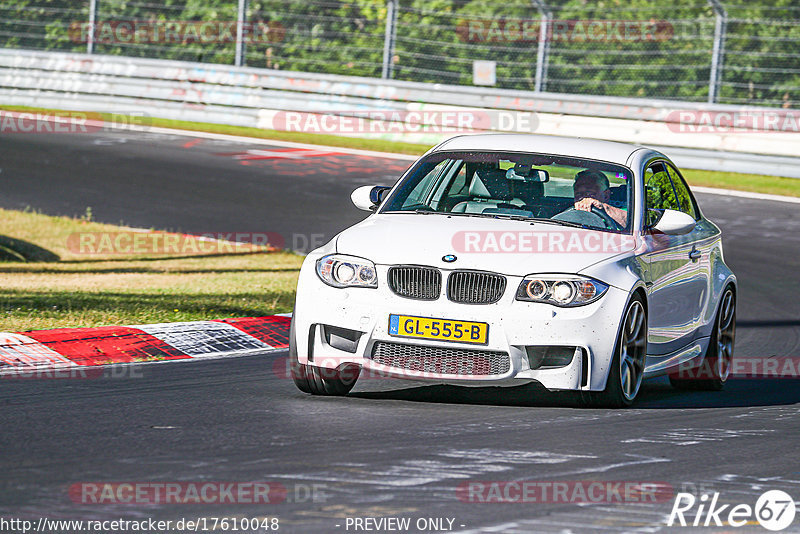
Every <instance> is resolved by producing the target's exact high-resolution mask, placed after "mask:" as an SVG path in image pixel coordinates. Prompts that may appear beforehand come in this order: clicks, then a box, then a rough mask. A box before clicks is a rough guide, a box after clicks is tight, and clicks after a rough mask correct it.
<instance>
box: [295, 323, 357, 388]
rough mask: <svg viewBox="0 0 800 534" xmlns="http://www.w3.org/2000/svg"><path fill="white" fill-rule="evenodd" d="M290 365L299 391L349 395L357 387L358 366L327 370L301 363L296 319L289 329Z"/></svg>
mask: <svg viewBox="0 0 800 534" xmlns="http://www.w3.org/2000/svg"><path fill="white" fill-rule="evenodd" d="M289 364H290V368H291V373H292V380H294V384H295V386H297V389H299V390H300V391H302V392H303V393H310V394H311V395H333V396H337V395H338V396H341V395H347V394H348V393H349V392H350V390H351V389H353V386H355V385H356V380H358V375H359V372H360V369H359V367H358V366H356V365H349V366H347V367H344V368H343V369H327V368H320V367H315V366H313V365H306V364H302V363H300V362H299V361H298V358H297V341H296V332H295V328H294V319H292V325H291V327H290V328H289Z"/></svg>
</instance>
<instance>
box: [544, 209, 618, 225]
mask: <svg viewBox="0 0 800 534" xmlns="http://www.w3.org/2000/svg"><path fill="white" fill-rule="evenodd" d="M551 219H553V220H556V221H566V222H573V223H576V224H585V225H586V226H597V224H596V223H597V219H600V222H601V223H603V224H602V225H601V226H602V227H605V228H607V229H611V230H622V226H620V224H619V223H618V222H617V221H615V220H614V219H612V218H611V216H610V215H609V214H608V213H606V212H605V211H603V210H601V209H599V208H598V207H597V206H592V211H583V210H576V209H575V208H569V209H568V210H564V211H562V212H561V213H559V214H558V215H555V216H553V217H551Z"/></svg>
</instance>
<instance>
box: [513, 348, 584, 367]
mask: <svg viewBox="0 0 800 534" xmlns="http://www.w3.org/2000/svg"><path fill="white" fill-rule="evenodd" d="M578 350H580V349H579V348H577V347H525V352H526V353H527V354H528V365H530V368H531V369H554V368H557V367H566V366H567V365H569V364H570V363H572V358H574V357H575V352H576V351H578Z"/></svg>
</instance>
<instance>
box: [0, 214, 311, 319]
mask: <svg viewBox="0 0 800 534" xmlns="http://www.w3.org/2000/svg"><path fill="white" fill-rule="evenodd" d="M124 231H126V229H125V228H122V227H118V226H114V225H107V224H98V223H95V222H91V221H87V220H85V219H71V218H66V217H50V216H47V215H42V214H39V213H35V212H31V211H11V210H0V243H7V242H9V241H10V242H12V243H13V245H12V247H8V248H11V249H12V250H14V252H15V255H14V256H12V257H9V256H6V257H8V258H9V259H11V260H16V261H0V273H2V274H0V280H2V282H0V331H6V332H9V331H11V332H14V331H24V330H37V329H45V328H58V327H80V326H101V325H124V324H143V323H155V322H172V321H195V320H203V319H218V318H223V317H242V316H262V315H270V314H273V313H281V312H288V311H291V309H292V305H293V302H294V292H295V287H296V284H297V275H298V272H299V268H300V264H301V262H302V257H300V256H298V255H296V254H292V253H289V252H282V251H275V250H273V249H269V248H267V247H253V246H238V247H233V246H232V245H230V244H225V243H221V244H220V245H219V247H220V250H222V251H223V253H215V254H208V253H206V254H198V253H195V254H191V253H190V254H174V253H173V254H160V253H152V252H151V253H139V254H86V253H81V252H80V251H79V250H75V248H74V247H70V246H69V245H68V243H69V236H70V235H72V234H74V233H78V232H124ZM3 239H5V241H3ZM32 251H35V253H34V254H33V258H32V260H33V261H19V259H18V256H23V257H26V255H28V254H31V252H32ZM41 251H46V252H48V253H49V256H48V259H52V261H40V260H41V258H42V256H40V255H37V254H42V252H41ZM206 252H207V251H206ZM55 258H57V259H55Z"/></svg>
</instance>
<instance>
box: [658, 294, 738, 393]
mask: <svg viewBox="0 0 800 534" xmlns="http://www.w3.org/2000/svg"><path fill="white" fill-rule="evenodd" d="M735 340H736V294H735V293H734V291H733V288H732V287H731V286H728V287H726V288H725V291H723V292H722V298H721V299H720V301H719V310H717V316H716V318H715V319H714V330H713V331H712V332H711V339H710V340H709V342H708V349H707V350H706V356H705V358H703V361H702V362H701V363H700V366H699V367H696V368H694V369H690V370H689V372H690V373H691V374H692V375H693V376H694V378H681V377H680V375H677V374H671V375H669V382H670V384H672V387H674V388H676V389H682V390H695V391H698V390H700V391H720V390H722V388H724V387H725V382H727V380H728V376H729V375H730V369H731V362H732V361H733V345H734V341H735Z"/></svg>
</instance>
